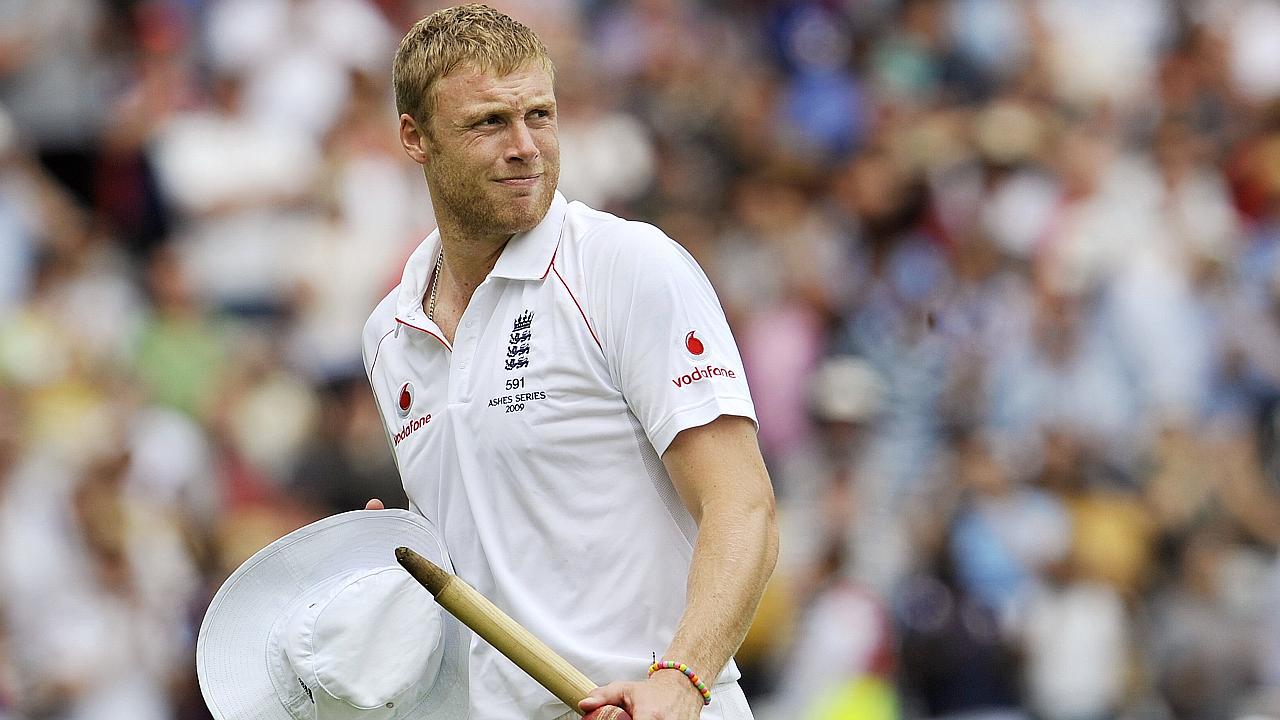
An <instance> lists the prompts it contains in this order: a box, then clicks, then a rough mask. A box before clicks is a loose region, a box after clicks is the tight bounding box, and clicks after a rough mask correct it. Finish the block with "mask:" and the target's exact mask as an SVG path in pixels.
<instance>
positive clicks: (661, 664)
mask: <svg viewBox="0 0 1280 720" xmlns="http://www.w3.org/2000/svg"><path fill="white" fill-rule="evenodd" d="M659 673H662V674H663V675H665V676H669V677H672V678H674V679H675V680H674V681H675V682H679V683H682V684H683V685H684V686H685V687H687V688H689V689H690V690H692V691H693V693H694V694H695V695H696V696H697V698H698V699H699V700H700V701H702V704H703V705H710V704H711V688H710V686H709V685H708V684H707V683H706V682H705V681H703V680H702V678H701V677H699V676H698V674H697V673H696V672H694V670H693V668H691V667H689V666H688V665H685V664H684V663H679V662H675V661H672V660H665V659H664V660H656V661H654V663H653V664H652V665H650V666H649V677H650V678H652V677H653V676H654V675H657V674H659Z"/></svg>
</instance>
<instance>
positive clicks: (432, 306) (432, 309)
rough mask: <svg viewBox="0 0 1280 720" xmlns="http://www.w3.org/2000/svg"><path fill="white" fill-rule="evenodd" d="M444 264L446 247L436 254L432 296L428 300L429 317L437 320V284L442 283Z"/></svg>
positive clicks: (433, 320)
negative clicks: (442, 267)
mask: <svg viewBox="0 0 1280 720" xmlns="http://www.w3.org/2000/svg"><path fill="white" fill-rule="evenodd" d="M443 264H444V249H443V248H442V249H441V250H440V254H439V255H437V256H436V269H435V270H433V271H431V298H430V299H429V300H427V319H428V320H430V321H431V322H435V321H436V319H435V314H436V286H437V285H439V284H440V268H441V266H442V265H443Z"/></svg>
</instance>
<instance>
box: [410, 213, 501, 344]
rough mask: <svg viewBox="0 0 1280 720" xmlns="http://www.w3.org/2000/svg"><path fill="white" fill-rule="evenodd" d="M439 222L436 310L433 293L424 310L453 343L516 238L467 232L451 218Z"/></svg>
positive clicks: (426, 299) (424, 303)
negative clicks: (465, 316)
mask: <svg viewBox="0 0 1280 720" xmlns="http://www.w3.org/2000/svg"><path fill="white" fill-rule="evenodd" d="M437 220H438V221H439V226H440V248H441V252H442V253H444V257H443V258H442V262H441V264H440V272H439V274H438V276H437V277H435V278H434V279H433V280H432V282H433V284H434V287H435V291H436V303H435V307H434V308H432V307H431V301H430V295H431V293H428V294H427V295H428V297H424V298H423V299H422V307H423V311H425V312H426V313H427V314H428V315H429V316H430V317H431V319H432V321H433V322H435V323H436V325H437V326H438V327H439V328H440V330H441V332H443V333H444V336H445V339H447V340H448V341H449V342H451V343H452V342H453V340H454V333H455V331H456V330H457V328H458V322H459V320H460V319H461V318H462V314H463V312H464V311H465V310H466V309H467V305H469V304H470V303H471V296H472V295H473V294H475V291H476V288H478V287H480V283H482V282H484V280H485V278H487V277H488V276H489V273H490V272H491V271H492V270H493V267H494V265H496V264H497V263H498V258H499V257H501V256H502V250H503V248H505V247H506V246H507V242H509V241H510V240H511V237H512V236H510V235H485V234H484V233H476V232H467V231H466V230H464V229H461V228H459V226H458V225H457V224H455V223H452V222H450V221H449V219H448V218H443V217H441V218H437Z"/></svg>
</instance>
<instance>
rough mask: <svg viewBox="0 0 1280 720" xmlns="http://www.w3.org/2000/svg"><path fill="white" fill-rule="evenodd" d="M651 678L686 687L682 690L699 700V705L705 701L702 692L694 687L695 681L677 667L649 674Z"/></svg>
mask: <svg viewBox="0 0 1280 720" xmlns="http://www.w3.org/2000/svg"><path fill="white" fill-rule="evenodd" d="M649 680H650V681H653V680H657V681H658V682H660V683H670V684H671V685H676V686H679V687H682V688H684V689H683V690H682V691H681V692H682V693H686V692H687V693H689V697H690V698H691V699H692V700H695V701H697V703H698V704H699V705H702V704H704V702H705V700H704V699H703V696H702V692H701V691H700V690H698V688H696V687H694V685H693V683H691V682H689V677H688V676H687V675H685V674H684V673H682V672H680V671H679V670H676V669H675V668H667V669H663V670H657V671H655V672H654V673H653V674H652V675H650V676H649Z"/></svg>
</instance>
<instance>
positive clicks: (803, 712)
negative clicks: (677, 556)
mask: <svg viewBox="0 0 1280 720" xmlns="http://www.w3.org/2000/svg"><path fill="white" fill-rule="evenodd" d="M496 4H497V5H498V6H499V9H500V10H503V11H506V12H509V13H511V14H513V15H514V16H515V17H517V18H518V19H521V20H524V21H527V22H528V23H530V24H531V25H532V26H533V27H535V28H536V29H537V30H538V31H539V33H540V34H541V35H542V36H543V37H544V38H545V39H546V41H547V43H548V45H549V48H550V52H551V55H552V57H553V58H554V59H555V61H556V63H557V68H558V71H559V73H558V78H557V92H558V93H559V94H560V96H561V97H562V99H563V100H565V102H563V103H562V105H563V108H564V110H563V117H562V118H561V122H562V136H563V138H562V140H563V142H562V144H563V150H562V154H563V157H564V162H563V169H562V178H561V181H562V182H561V187H562V189H563V190H564V192H565V193H566V195H567V196H568V197H569V199H571V200H572V199H581V200H583V201H586V202H588V203H595V204H596V205H597V206H600V207H602V208H603V209H607V210H610V211H616V212H617V213H619V214H621V215H624V216H627V217H633V218H639V219H644V220H647V221H650V222H653V223H655V224H657V225H659V226H660V227H662V228H664V230H666V231H667V232H669V233H670V234H671V235H672V236H673V237H674V239H675V240H677V241H678V242H680V243H681V244H683V245H684V246H685V247H686V248H687V249H688V250H689V251H690V252H691V253H692V254H693V255H694V256H695V257H696V258H697V260H698V262H699V263H700V264H701V265H702V266H703V267H704V268H705V269H706V270H707V273H708V275H709V276H710V277H711V279H712V281H713V283H714V285H715V287H716V288H717V289H718V290H719V291H720V292H721V294H722V296H721V298H720V300H721V302H722V304H723V306H724V307H725V309H726V311H727V315H728V317H729V320H730V323H731V324H732V327H733V331H734V333H735V336H736V337H737V338H738V339H739V341H740V345H741V347H742V351H743V356H744V361H745V364H746V368H747V372H748V374H749V375H750V376H751V382H752V388H753V389H754V391H755V392H754V395H755V397H754V399H755V401H756V404H757V408H758V410H759V414H760V423H761V427H760V439H761V442H762V445H763V447H764V450H765V452H766V461H767V462H768V463H769V465H770V470H771V474H772V476H773V477H774V479H775V482H776V484H777V487H776V491H777V497H778V501H779V512H780V515H781V517H782V521H783V524H784V529H783V536H782V553H783V555H782V561H781V565H780V569H779V573H778V577H777V579H776V580H775V582H774V586H773V587H771V588H770V590H769V593H768V594H767V595H766V602H765V604H764V606H763V607H764V609H763V610H762V613H761V615H760V618H761V620H760V623H761V627H758V628H756V629H755V630H754V631H753V633H752V635H751V637H753V638H755V639H756V641H755V642H749V643H748V645H747V646H744V651H743V652H744V654H745V653H748V652H749V653H750V654H751V657H750V661H749V662H744V663H743V667H744V669H745V670H748V672H749V673H750V674H751V676H750V677H747V678H744V682H743V686H744V688H746V689H747V690H748V691H749V692H751V693H753V694H754V695H755V697H753V698H752V703H753V707H756V708H758V712H757V716H758V717H759V718H760V719H761V720H771V719H772V718H787V720H793V719H794V718H802V719H805V718H823V719H824V720H825V718H828V717H877V718H879V717H899V718H903V719H904V720H905V719H906V718H970V719H972V718H1002V719H1003V718H1009V719H1013V718H1029V717H1039V718H1053V719H1054V720H1057V719H1059V718H1061V719H1062V720H1068V719H1069V720H1076V719H1083V718H1087V719H1089V720H1092V719H1094V718H1113V717H1117V718H1118V717H1152V718H1229V717H1244V716H1246V715H1248V714H1253V715H1256V716H1262V717H1267V716H1275V715H1280V649H1278V648H1280V629H1278V628H1280V623H1277V622H1276V619H1275V618H1276V616H1277V613H1276V612H1275V608H1276V607H1277V606H1278V605H1277V604H1278V603H1280V582H1277V580H1276V578H1278V577H1280V557H1278V553H1277V548H1278V547H1280V531H1277V528H1280V485H1277V483H1278V482H1280V422H1278V421H1277V419H1278V418H1280V410H1278V409H1280V360H1277V358H1280V73H1277V72H1276V67H1277V66H1278V62H1280V61H1278V60H1277V57H1278V53H1280V50H1278V49H1277V48H1280V44H1277V43H1276V42H1275V38H1276V37H1277V36H1278V35H1280V8H1278V7H1277V4H1276V3H1275V2H1274V1H1273V0H1178V1H1176V2H1175V1H1174V0H1134V1H1132V2H1122V3H1117V2H1104V1H1103V0H1028V1H1026V2H1022V1H1019V0H866V1H864V2H845V3H831V2H817V1H814V2H810V1H804V2H780V1H777V0H767V1H764V2H755V3H745V4H742V3H738V4H731V3H724V2H713V1H712V0H593V1H586V0H557V2H529V1H528V0H519V1H516V0H502V1H501V2H497V3H496ZM440 6H441V3H439V2H424V1H423V0H265V1H263V0H148V2H101V1H99V0H76V1H75V2H72V1H71V0H42V1H40V2H36V1H34V0H0V719H2V720H36V719H37V718H39V719H40V720H68V719H71V718H80V717H93V718H110V717H115V716H116V715H117V714H118V715H119V716H121V717H125V716H127V717H130V718H153V717H154V718H157V719H160V718H180V719H182V720H187V718H190V719H191V720H195V719H196V718H205V717H207V713H206V711H205V710H204V709H203V707H202V703H201V702H200V701H199V694H198V690H197V689H196V688H195V685H194V673H193V670H192V669H191V667H190V665H191V663H190V658H191V652H190V649H191V648H190V645H191V642H192V641H191V638H192V637H193V633H194V630H195V627H196V624H197V623H198V620H199V618H200V617H201V615H202V614H203V610H204V606H205V605H206V604H207V602H208V600H209V597H211V595H212V591H213V590H214V589H216V588H217V586H218V585H219V583H220V582H221V580H222V579H223V578H224V577H225V576H226V574H227V573H228V572H229V571H230V570H231V569H233V568H234V567H235V566H236V565H237V564H238V563H239V562H240V561H241V560H243V559H244V558H246V557H248V556H249V555H250V554H252V553H253V552H254V551H255V550H257V549H258V548H260V547H262V546H263V545H265V544H266V542H268V541H269V540H271V539H274V538H276V537H279V536H280V535H282V534H284V533H285V532H287V531H288V530H290V529H292V528H294V527H298V526H300V525H302V524H304V523H305V522H307V521H308V520H310V519H313V518H315V517H318V516H320V515H324V514H328V513H331V512H334V511H336V510H341V509H354V508H356V507H359V506H360V505H361V504H362V503H363V500H364V499H366V498H367V497H370V496H374V495H379V496H382V497H387V498H390V497H393V496H399V495H398V494H397V493H395V492H393V491H394V490H395V487H394V476H395V473H394V469H393V468H392V467H391V466H390V465H389V463H390V461H391V460H390V458H391V455H390V453H389V451H388V450H387V448H386V441H385V439H384V437H383V434H382V432H381V430H380V429H379V428H378V423H377V419H376V417H375V416H374V415H373V413H372V409H371V408H370V407H369V405H368V399H367V397H368V392H367V389H365V390H362V389H361V388H362V387H363V385H362V383H363V382H364V380H363V377H362V372H361V365H360V356H359V354H358V353H359V351H358V348H359V331H360V327H361V323H362V322H363V319H364V318H365V317H366V316H367V315H368V313H369V311H370V309H371V308H372V307H373V305H374V304H375V303H376V302H377V300H378V298H380V297H382V296H383V295H385V293H386V292H387V290H388V289H389V288H390V287H391V286H392V285H393V284H394V283H395V282H396V280H397V278H398V277H399V268H400V267H401V266H402V265H403V263H404V259H405V257H407V254H408V253H409V252H410V251H411V249H412V248H413V247H414V246H415V245H416V243H417V242H418V241H419V240H420V239H421V238H422V237H424V236H426V235H427V234H428V233H429V232H430V231H431V229H432V227H433V226H434V224H435V221H434V215H433V211H432V208H431V207H429V204H428V203H425V202H422V201H421V197H422V196H421V192H420V184H421V176H420V174H418V173H419V172H420V171H419V169H418V168H417V167H416V166H414V165H413V164H412V163H410V162H408V161H407V160H405V159H404V158H403V156H402V153H401V151H400V149H399V148H398V145H397V138H396V131H395V113H394V103H393V102H392V99H391V87H390V67H389V59H390V56H391V49H392V48H393V47H394V45H395V41H396V37H397V36H399V35H400V34H401V32H402V31H403V30H405V29H407V28H408V27H409V26H410V25H411V24H412V23H413V22H414V21H416V20H417V19H419V18H421V17H422V16H424V15H426V14H428V13H429V12H432V11H434V10H436V9H438V8H439V7H440ZM815 393H816V394H815ZM388 481H390V482H392V483H393V484H392V485H391V486H387V485H386V483H387V482H388ZM402 502H403V500H402ZM68 617H70V618H74V621H70V620H67V618H68ZM50 618H53V619H50ZM770 623H776V626H773V625H769V624H770ZM766 625H769V626H768V627H765V626H766ZM122 660H123V662H122ZM814 667H827V668H829V669H831V671H832V674H831V675H830V676H823V677H822V678H818V677H816V676H814V675H812V674H811V671H810V668H814ZM810 684H822V685H824V691H823V692H819V691H818V690H817V689H816V688H813V687H810ZM806 691H811V694H810V695H808V696H806ZM828 691H829V692H828ZM842 713H843V714H842ZM873 713H879V714H878V715H876V714H873Z"/></svg>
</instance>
